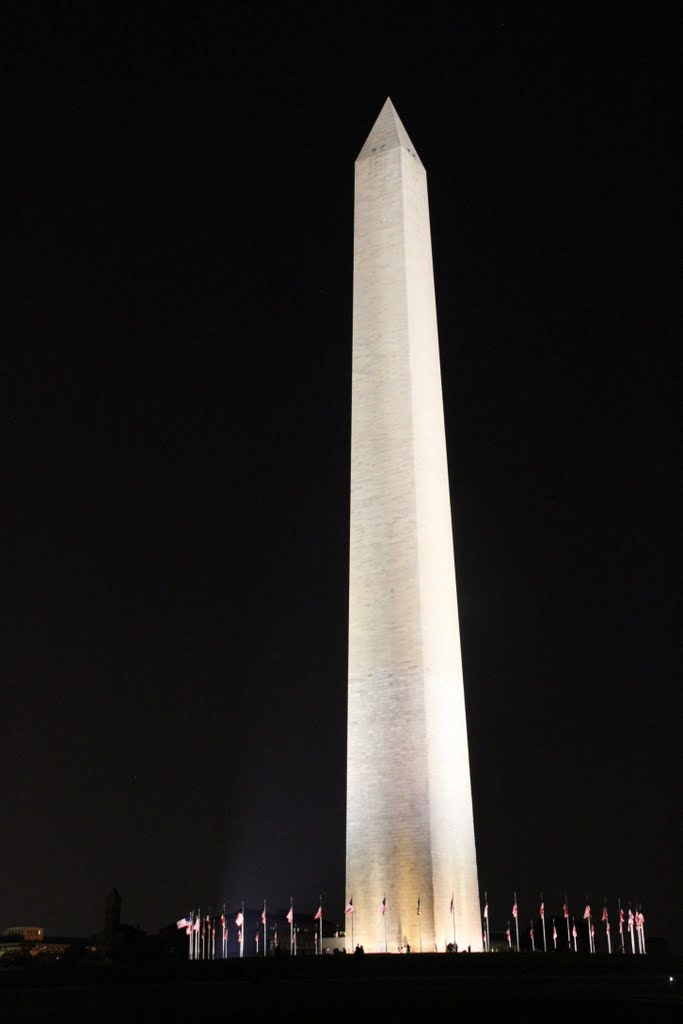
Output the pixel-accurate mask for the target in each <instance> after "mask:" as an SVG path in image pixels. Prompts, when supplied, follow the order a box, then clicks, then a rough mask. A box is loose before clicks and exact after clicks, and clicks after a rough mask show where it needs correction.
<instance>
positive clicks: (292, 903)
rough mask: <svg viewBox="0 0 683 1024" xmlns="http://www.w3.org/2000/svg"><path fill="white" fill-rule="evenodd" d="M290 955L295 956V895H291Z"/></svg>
mask: <svg viewBox="0 0 683 1024" xmlns="http://www.w3.org/2000/svg"><path fill="white" fill-rule="evenodd" d="M289 955H290V956H295V950H294V897H293V896H290V897H289Z"/></svg>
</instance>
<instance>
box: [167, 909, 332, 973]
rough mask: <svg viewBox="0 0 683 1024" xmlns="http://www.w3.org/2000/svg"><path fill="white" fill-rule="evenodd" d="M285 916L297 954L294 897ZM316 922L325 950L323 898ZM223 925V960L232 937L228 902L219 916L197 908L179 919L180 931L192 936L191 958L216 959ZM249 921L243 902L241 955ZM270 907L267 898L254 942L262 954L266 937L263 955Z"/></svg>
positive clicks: (318, 943)
mask: <svg viewBox="0 0 683 1024" xmlns="http://www.w3.org/2000/svg"><path fill="white" fill-rule="evenodd" d="M285 919H286V921H287V923H288V924H289V948H290V950H291V951H292V952H293V953H294V954H295V955H296V928H295V925H294V900H293V899H292V900H290V905H289V910H288V911H287V914H286V915H285ZM313 920H314V921H318V922H319V930H318V931H316V933H315V944H316V950H317V952H320V953H322V941H323V904H322V897H321V898H320V905H319V907H318V910H317V911H316V913H315V916H314V918H313ZM219 924H220V932H219V933H218V938H219V939H220V942H221V959H223V960H225V959H226V958H227V956H228V937H229V925H228V918H227V916H226V913H225V904H224V905H223V913H222V914H221V915H220V918H218V917H217V916H216V915H212V914H211V913H208V914H206V915H205V916H204V917H202V913H201V910H198V911H197V912H196V913H195V911H194V910H193V911H192V912H191V913H190V914H189V915H188V916H187V917H182V918H180V920H179V921H177V922H176V927H177V928H178V930H181V931H184V932H185V933H186V934H187V935H188V937H189V948H188V956H189V959H190V960H215V959H216V938H217V926H218V925H219ZM245 924H246V918H245V913H244V903H242V905H241V908H240V910H238V911H237V914H236V916H235V925H236V926H237V942H238V945H239V955H240V957H243V956H244V943H245ZM267 936H268V910H267V902H266V900H265V899H264V901H263V909H262V910H261V920H260V922H259V923H258V924H257V928H256V933H255V936H254V941H255V945H256V953H257V955H258V953H259V945H260V940H261V937H262V938H263V956H266V955H267V952H268V939H267ZM273 942H274V945H275V946H277V944H278V934H277V922H276V924H275V930H274V934H273Z"/></svg>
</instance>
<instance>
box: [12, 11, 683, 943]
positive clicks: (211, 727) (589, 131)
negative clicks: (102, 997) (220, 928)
mask: <svg viewBox="0 0 683 1024" xmlns="http://www.w3.org/2000/svg"><path fill="white" fill-rule="evenodd" d="M368 11H370V12H371V13H368ZM674 11H675V7H674V5H673V4H668V3H655V4H638V3H636V4H627V5H622V4H604V5H588V6H587V7H586V8H582V7H581V6H580V5H579V6H578V7H577V6H576V5H571V4H564V3H558V4H552V5H550V4H540V3H537V4H533V3H517V4H515V3H511V4H504V3H497V4H488V5H487V4H483V5H477V4H474V3H472V4H463V5H453V6H452V9H450V8H447V7H444V8H443V11H442V8H441V5H433V4H426V5H421V6H418V7H417V8H414V9H413V11H412V13H410V12H409V13H401V8H400V7H397V6H396V5H383V4H375V5H369V7H368V10H366V9H365V8H364V7H362V6H361V5H351V4H345V5H336V4H326V3H319V4H317V5H314V6H311V7H309V5H307V4H299V3H291V4H285V5H276V4H256V5H252V4H242V3H233V4H231V5H228V4H218V3H159V2H151V3H141V4H128V3H117V4H85V3H30V2H29V3H21V4H18V3H11V4H9V5H6V6H4V7H3V14H2V22H3V24H2V38H3V43H4V49H5V57H4V59H3V61H2V72H1V74H2V80H3V129H2V132H1V133H0V135H1V137H2V147H3V158H2V163H3V170H4V175H5V187H4V189H3V206H4V211H3V224H4V227H3V237H4V250H5V260H4V286H5V287H4V300H3V303H2V321H3V330H2V337H3V355H2V383H3V401H2V412H3V425H4V429H3V435H4V436H3V445H2V450H3V459H4V470H3V473H2V518H3V536H2V541H3V571H2V599H3V615H2V620H3V638H2V664H1V671H2V678H1V680H0V684H1V694H2V717H1V723H2V726H1V742H0V758H1V764H2V779H3V798H2V800H1V801H0V831H1V834H2V842H1V843H0V931H1V930H2V929H3V928H6V927H9V926H11V925H16V924H38V925H42V926H44V927H45V928H46V930H47V931H48V933H53V934H61V935H87V934H89V933H91V932H94V931H96V930H97V929H99V928H100V927H101V926H102V922H103V914H104V901H105V897H106V894H107V892H108V891H109V889H110V888H112V887H113V886H116V887H117V888H118V889H119V891H120V893H121V895H122V897H123V915H122V916H123V919H124V920H125V921H127V922H130V923H132V924H139V925H140V927H141V928H143V929H145V930H148V931H150V932H154V931H157V930H158V929H159V928H160V927H163V926H164V925H166V924H168V923H169V922H173V921H175V919H176V918H177V917H180V916H182V915H184V914H185V913H189V911H190V910H191V909H192V908H194V907H196V906H197V905H201V907H202V908H207V907H208V906H209V905H212V906H213V907H214V908H216V907H220V906H222V904H223V902H225V903H226V904H227V906H228V908H231V907H237V906H238V905H239V903H240V901H241V900H244V901H245V903H246V905H247V907H257V906H260V904H261V902H262V900H263V899H264V897H265V898H267V899H268V903H269V906H271V907H272V908H274V909H275V908H277V907H286V906H288V905H289V900H290V897H293V899H294V904H295V909H296V910H298V911H300V912H302V913H303V912H314V911H315V909H316V908H317V906H318V899H319V895H320V894H322V897H323V902H324V906H325V916H326V918H329V919H330V920H332V921H335V920H338V921H339V923H340V926H342V922H343V917H344V914H343V910H344V905H345V902H346V900H347V898H348V894H347V893H346V892H345V886H344V858H345V849H344V843H345V772H346V764H345V757H346V627H347V575H348V505H349V470H350V411H351V343H352V338H351V312H352V264H353V171H354V160H355V158H356V155H357V153H358V151H359V150H360V148H361V146H362V144H363V142H364V140H365V138H366V136H367V134H368V132H369V131H370V128H371V127H372V124H373V123H374V120H375V118H376V117H377V115H378V113H379V111H380V109H381V107H382V105H383V103H384V101H385V100H386V98H387V96H391V98H392V100H393V102H394V104H395V106H396V109H397V111H398V113H399V116H400V117H401V119H402V121H403V123H404V125H405V127H406V130H407V131H408V134H409V135H410V136H411V138H412V141H413V143H414V144H415V147H416V148H417V151H418V153H419V154H420V156H421V158H422V161H423V163H424V164H425V167H426V168H427V174H428V185H429V197H430V211H431V221H432V242H433V254H434V265H435V275H436V296H437V310H438V317H439V336H440V345H441V358H442V383H443V393H444V406H445V418H446V424H447V431H448V453H449V464H450V474H451V477H450V481H451V494H452V503H453V528H454V537H455V550H456V563H457V574H458V575H457V583H458V593H459V602H460V620H461V621H460V625H461V633H462V644H463V664H464V672H465V684H466V696H467V706H468V724H469V734H470V760H471V775H472V787H473V796H474V808H475V828H476V835H477V853H478V864H479V882H480V887H481V890H482V895H483V891H484V889H486V890H487V892H488V897H489V904H490V908H491V922H492V928H493V929H494V930H498V931H503V930H504V929H505V928H506V926H507V922H508V920H509V918H510V910H511V906H512V894H513V891H514V890H515V889H516V890H517V893H518V899H519V904H520V921H521V923H522V924H525V922H527V921H528V920H529V919H530V917H532V916H533V915H534V914H535V913H536V910H537V907H538V902H539V894H540V892H541V890H542V891H543V893H544V898H545V904H546V913H548V914H549V913H551V912H557V911H558V910H559V909H560V908H561V904H562V894H563V890H564V889H566V890H567V893H568V898H569V903H570V908H571V910H572V913H574V914H576V915H577V916H579V917H580V915H581V914H582V912H583V907H584V905H585V902H586V900H587V901H588V902H590V903H591V905H592V906H593V908H594V912H595V911H600V910H601V908H602V905H603V900H604V899H605V897H606V898H607V902H608V907H609V909H610V914H611V920H612V921H613V922H614V921H615V920H616V906H617V898H618V897H620V898H621V900H622V903H623V904H624V905H625V906H628V903H629V901H633V903H634V905H635V904H636V903H640V904H641V905H642V909H643V913H644V915H645V922H646V923H645V932H646V938H650V937H651V938H653V939H654V937H656V936H662V937H664V938H667V939H668V940H669V943H670V946H671V948H672V949H674V950H676V951H679V950H680V949H681V946H682V944H683V943H682V936H683V927H682V918H683V893H682V888H681V863H682V862H683V858H682V848H681V786H680V779H681V764H680V747H681V743H680V728H681V720H682V715H681V712H682V710H683V709H682V707H681V698H680V678H681V674H680V668H681V660H680V650H681V648H680V617H679V614H678V611H679V606H678V597H679V594H680V561H679V553H680V552H679V545H678V541H679V526H678V515H679V514H680V509H679V507H678V506H679V503H678V498H679V494H680V490H679V482H680V478H679V475H678V467H679V462H680V446H679V440H680V433H679V430H680V419H679V414H678V408H679V406H678V399H679V397H680V392H679V390H678V370H679V360H678V354H679V347H678V342H679V337H680V321H679V317H678V312H679V306H678V296H679V278H678V273H677V271H678V267H679V266H680V248H679V231H678V229H679V227H680V223H679V219H678V210H679V208H680V191H679V171H680V165H679V160H678V152H677V145H676V143H677V141H678V138H679V135H678V129H679V127H680V122H679V118H678V116H677V115H678V103H677V100H678V98H679V93H678V90H677V76H676V74H675V66H676V58H677V54H678V47H677V46H676V35H677V33H676V23H677V18H676V17H675V15H674ZM406 771H410V765H409V764H406ZM613 933H614V926H613Z"/></svg>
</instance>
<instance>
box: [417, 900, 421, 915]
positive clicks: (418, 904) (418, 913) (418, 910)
mask: <svg viewBox="0 0 683 1024" xmlns="http://www.w3.org/2000/svg"><path fill="white" fill-rule="evenodd" d="M417 916H418V917H419V916H420V897H419V896H418V897H417Z"/></svg>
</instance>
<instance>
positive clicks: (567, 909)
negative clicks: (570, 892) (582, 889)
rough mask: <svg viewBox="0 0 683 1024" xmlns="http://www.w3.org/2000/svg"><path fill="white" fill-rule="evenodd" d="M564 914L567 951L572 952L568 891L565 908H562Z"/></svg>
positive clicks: (565, 895)
mask: <svg viewBox="0 0 683 1024" xmlns="http://www.w3.org/2000/svg"><path fill="white" fill-rule="evenodd" d="M562 913H563V914H564V919H565V921H566V922H567V949H568V950H569V951H570V952H571V948H572V940H571V936H570V934H569V904H568V903H567V891H566V890H565V893H564V904H563V907H562Z"/></svg>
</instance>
